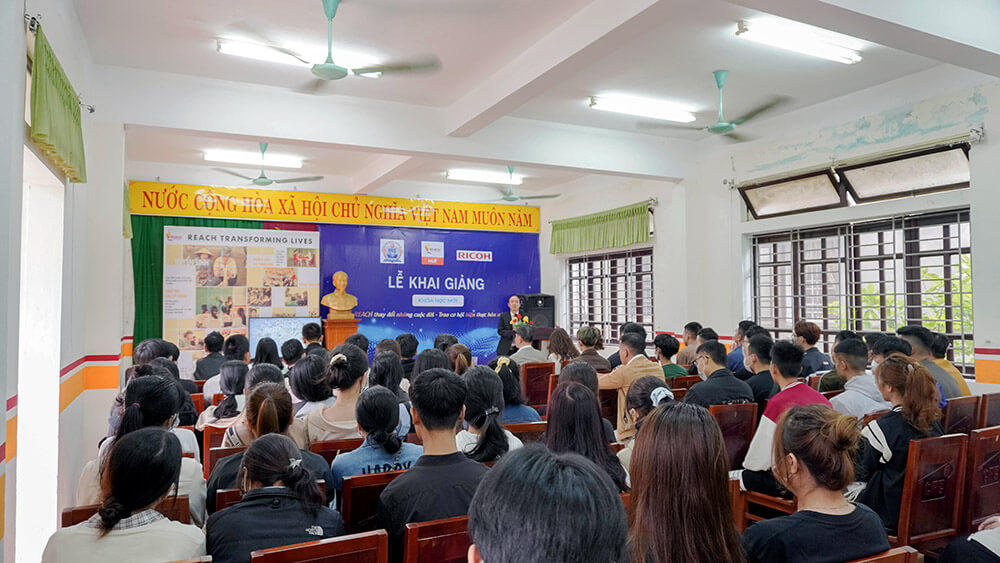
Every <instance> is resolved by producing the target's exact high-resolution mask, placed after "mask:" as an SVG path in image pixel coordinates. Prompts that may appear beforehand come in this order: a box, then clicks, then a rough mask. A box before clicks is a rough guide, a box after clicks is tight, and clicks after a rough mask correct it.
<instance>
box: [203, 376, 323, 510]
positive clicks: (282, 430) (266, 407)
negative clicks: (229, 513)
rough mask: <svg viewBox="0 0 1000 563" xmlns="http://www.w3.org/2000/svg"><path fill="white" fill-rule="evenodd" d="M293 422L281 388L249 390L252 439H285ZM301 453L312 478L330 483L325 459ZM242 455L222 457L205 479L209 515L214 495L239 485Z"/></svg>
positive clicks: (289, 399) (268, 386)
mask: <svg viewBox="0 0 1000 563" xmlns="http://www.w3.org/2000/svg"><path fill="white" fill-rule="evenodd" d="M292 420H293V416H292V397H291V395H289V394H288V389H286V388H285V386H284V385H282V384H280V383H261V384H260V385H257V386H256V387H254V388H253V389H251V390H250V395H249V396H248V397H247V425H248V426H249V428H250V434H251V437H252V439H253V440H256V439H257V438H260V437H261V436H265V435H267V434H284V435H286V436H287V435H288V434H289V433H290V428H291V425H292ZM289 438H291V436H289ZM293 441H294V439H293ZM252 443H253V442H252V441H251V444H252ZM301 451H302V459H303V460H304V461H303V463H304V464H305V467H306V468H307V469H309V471H311V472H312V476H313V479H322V480H324V481H326V482H327V483H332V482H333V475H332V474H331V473H330V466H329V464H327V462H326V460H325V459H323V457H322V456H320V455H317V454H314V453H312V452H310V451H308V450H306V449H302V450H301ZM244 453H245V452H240V453H236V454H233V455H230V456H227V457H224V458H222V459H220V460H219V462H218V463H217V464H216V465H215V467H214V468H213V469H212V474H211V475H210V476H209V478H208V494H207V496H206V499H205V505H206V507H207V509H208V513H209V514H211V513H213V512H215V493H216V492H218V491H219V490H220V489H233V488H235V487H236V486H237V485H238V484H239V483H237V479H236V477H237V474H238V473H239V469H240V465H241V464H242V462H243V454H244Z"/></svg>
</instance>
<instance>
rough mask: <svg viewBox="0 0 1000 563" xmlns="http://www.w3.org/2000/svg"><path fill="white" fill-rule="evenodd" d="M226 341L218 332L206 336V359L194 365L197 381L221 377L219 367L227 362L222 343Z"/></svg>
mask: <svg viewBox="0 0 1000 563" xmlns="http://www.w3.org/2000/svg"><path fill="white" fill-rule="evenodd" d="M224 341H225V339H223V338H222V335H221V334H219V333H218V332H217V331H214V330H213V331H212V332H210V333H208V334H206V335H205V357H203V358H201V359H200V360H198V361H196V362H195V363H194V378H195V380H197V381H205V380H206V379H208V378H210V377H213V376H216V375H219V367H221V366H222V362H224V361H226V360H225V359H224V358H223V357H222V354H221V352H222V343H223V342H224Z"/></svg>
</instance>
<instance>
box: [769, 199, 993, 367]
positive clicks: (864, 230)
mask: <svg viewBox="0 0 1000 563" xmlns="http://www.w3.org/2000/svg"><path fill="white" fill-rule="evenodd" d="M753 258H754V289H753V307H754V315H755V318H756V319H757V323H758V324H759V325H761V326H762V327H764V328H767V329H770V330H771V331H772V332H773V333H774V334H775V335H776V336H777V337H779V338H788V337H791V335H792V327H793V326H794V324H795V321H797V320H807V321H812V322H815V323H817V324H818V325H819V326H820V328H822V329H823V340H822V342H821V344H820V347H821V348H823V349H825V351H827V352H829V350H830V346H831V344H832V343H833V336H834V335H835V334H836V333H837V332H838V331H840V330H853V331H855V332H862V333H863V332H884V333H891V332H895V330H896V329H897V328H898V327H901V326H905V325H909V324H919V325H922V326H925V327H927V328H928V329H930V330H932V331H934V332H940V333H943V334H945V335H947V336H948V337H949V338H950V339H951V341H952V346H951V348H950V349H949V350H948V359H949V360H950V361H951V362H953V363H954V364H955V366H956V367H958V369H959V370H960V371H962V372H963V373H965V374H967V375H970V374H972V373H973V338H972V334H973V331H972V326H973V324H972V242H971V237H970V234H969V211H968V209H962V210H957V211H947V212H935V213H928V214H923V215H907V216H897V217H887V218H884V219H879V220H873V221H864V222H857V223H849V224H845V225H836V226H831V227H822V228H816V229H803V230H792V231H787V232H782V233H772V234H766V235H758V236H755V237H754V238H753Z"/></svg>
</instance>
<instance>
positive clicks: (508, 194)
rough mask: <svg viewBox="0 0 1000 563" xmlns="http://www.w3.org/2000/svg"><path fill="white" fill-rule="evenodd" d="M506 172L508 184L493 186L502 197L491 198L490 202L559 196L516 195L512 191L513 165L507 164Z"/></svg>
mask: <svg viewBox="0 0 1000 563" xmlns="http://www.w3.org/2000/svg"><path fill="white" fill-rule="evenodd" d="M507 174H509V175H510V184H508V185H507V187H506V188H501V187H500V186H494V187H496V189H498V190H500V194H501V196H502V197H501V198H500V199H492V200H490V201H489V202H490V203H491V202H495V201H509V202H512V203H513V202H515V201H521V200H522V199H552V198H554V197H559V196H561V195H562V194H546V195H517V194H515V193H514V167H513V166H508V167H507Z"/></svg>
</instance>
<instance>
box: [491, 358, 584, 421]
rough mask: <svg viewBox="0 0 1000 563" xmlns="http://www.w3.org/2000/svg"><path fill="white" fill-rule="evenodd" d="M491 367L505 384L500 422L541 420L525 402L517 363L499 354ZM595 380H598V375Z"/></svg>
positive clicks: (536, 412)
mask: <svg viewBox="0 0 1000 563" xmlns="http://www.w3.org/2000/svg"><path fill="white" fill-rule="evenodd" d="M490 369H492V370H493V372H494V373H496V374H497V376H499V377H500V382H501V383H502V384H503V412H501V413H500V424H518V423H522V422H541V421H542V417H541V415H539V414H538V411H536V410H535V409H533V408H531V407H529V406H528V405H526V404H524V403H525V401H526V399H525V398H524V394H523V393H522V392H521V375H520V372H519V371H518V369H517V364H516V363H514V361H513V360H511V359H510V358H508V357H507V356H497V357H496V358H493V361H492V362H490ZM594 381H595V382H596V381H597V377H596V376H594Z"/></svg>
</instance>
